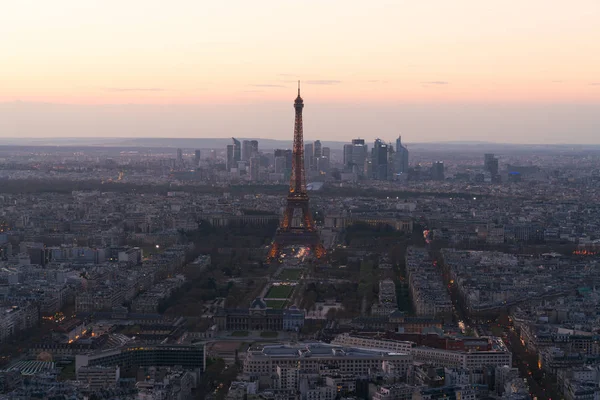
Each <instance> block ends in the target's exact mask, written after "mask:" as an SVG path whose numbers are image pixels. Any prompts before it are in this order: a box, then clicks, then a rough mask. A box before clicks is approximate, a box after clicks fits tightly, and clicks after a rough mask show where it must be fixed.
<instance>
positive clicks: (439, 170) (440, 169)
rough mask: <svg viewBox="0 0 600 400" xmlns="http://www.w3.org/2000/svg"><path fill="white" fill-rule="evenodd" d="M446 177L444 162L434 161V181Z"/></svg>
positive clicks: (432, 167)
mask: <svg viewBox="0 0 600 400" xmlns="http://www.w3.org/2000/svg"><path fill="white" fill-rule="evenodd" d="M444 178H445V177H444V162H443V161H436V162H434V163H433V165H432V166H431V179H433V180H434V181H443V180H444Z"/></svg>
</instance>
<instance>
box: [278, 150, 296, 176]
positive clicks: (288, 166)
mask: <svg viewBox="0 0 600 400" xmlns="http://www.w3.org/2000/svg"><path fill="white" fill-rule="evenodd" d="M274 155H275V160H277V158H279V157H281V158H283V159H284V164H283V166H282V168H283V170H282V171H279V173H286V174H289V173H291V171H292V150H290V149H286V150H282V149H277V150H275V152H274ZM275 172H277V171H275Z"/></svg>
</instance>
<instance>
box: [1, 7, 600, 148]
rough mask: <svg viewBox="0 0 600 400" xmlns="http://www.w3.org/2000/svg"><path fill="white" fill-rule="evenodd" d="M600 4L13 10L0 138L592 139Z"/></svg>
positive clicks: (597, 121)
mask: <svg viewBox="0 0 600 400" xmlns="http://www.w3.org/2000/svg"><path fill="white" fill-rule="evenodd" d="M598 20H600V3H598V2H597V1H593V0H589V1H588V0H581V1H577V2H576V3H568V2H557V3H556V4H551V5H549V4H548V2H545V1H537V0H536V1H527V2H519V1H505V2H501V3H500V2H498V3H490V2H480V1H467V0H463V1H455V2H445V1H434V2H401V1H398V2H383V1H371V2H362V1H329V2H320V1H304V2H283V1H275V0H273V1H258V2H246V1H230V2H197V1H176V2H172V3H169V4H166V3H165V2H161V1H127V2H117V1H102V2H91V1H88V2H81V1H61V2H58V3H56V2H37V1H19V2H10V3H9V4H6V5H4V6H3V10H2V16H0V35H2V37H3V38H6V39H7V40H2V43H1V44H0V65H1V67H0V70H1V71H2V74H0V87H1V88H2V91H1V92H0V137H2V138H14V137H19V138H27V137H83V138H87V137H94V136H99V137H188V138H194V137H200V138H213V137H223V138H224V137H231V136H236V137H261V138H273V139H277V138H281V137H286V138H287V137H289V136H290V134H291V132H290V126H289V120H290V118H292V115H293V114H292V113H293V109H292V108H291V106H290V105H289V100H290V97H292V96H293V95H294V93H295V90H296V89H295V86H296V81H297V80H298V79H300V80H302V82H303V84H302V85H303V88H302V91H303V97H304V98H305V101H306V110H307V111H308V110H310V113H309V114H307V116H306V118H305V136H306V137H307V138H309V139H316V138H321V139H326V140H339V141H343V140H346V139H347V138H348V137H358V136H360V137H364V138H366V139H367V140H369V141H371V140H373V139H374V138H376V137H382V138H383V139H385V140H394V138H395V137H397V136H398V134H402V135H403V138H404V139H405V141H406V142H409V143H410V142H436V141H449V140H450V141H490V142H502V143H572V144H575V143H579V144H582V143H600V135H598V132H599V130H600V73H599V72H598V71H600V51H599V50H600V48H599V45H598V44H599V43H600V28H598Z"/></svg>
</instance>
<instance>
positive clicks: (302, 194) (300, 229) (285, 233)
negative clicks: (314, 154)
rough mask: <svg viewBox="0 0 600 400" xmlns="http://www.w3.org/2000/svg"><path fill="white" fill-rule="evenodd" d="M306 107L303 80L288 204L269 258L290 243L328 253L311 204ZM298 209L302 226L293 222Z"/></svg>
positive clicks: (296, 103)
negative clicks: (304, 123)
mask: <svg viewBox="0 0 600 400" xmlns="http://www.w3.org/2000/svg"><path fill="white" fill-rule="evenodd" d="M303 108H304V100H302V97H300V82H298V97H296V100H295V101H294V109H295V110H296V119H295V123H294V148H293V152H292V175H291V177H290V190H289V192H288V196H287V205H286V208H285V211H284V213H283V219H282V220H281V224H280V225H279V228H278V229H277V233H276V234H275V238H274V240H273V243H272V244H271V248H270V249H269V254H268V256H267V261H272V260H274V259H276V258H277V257H279V255H280V253H281V250H282V249H283V248H284V247H286V246H290V245H300V246H306V247H308V248H310V250H311V251H312V252H313V254H314V255H315V257H316V258H322V257H323V256H324V255H325V247H323V244H322V243H321V240H320V238H319V233H318V231H317V228H316V226H315V221H314V220H313V217H312V214H311V213H310V209H309V207H308V194H307V192H306V176H305V172H304V137H303V129H302V109H303ZM295 211H299V214H300V215H301V218H300V221H301V222H300V224H299V226H293V222H294V220H295V219H294V212H295Z"/></svg>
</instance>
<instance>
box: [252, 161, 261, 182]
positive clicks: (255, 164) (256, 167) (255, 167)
mask: <svg viewBox="0 0 600 400" xmlns="http://www.w3.org/2000/svg"><path fill="white" fill-rule="evenodd" d="M259 172H260V158H258V156H254V157H252V158H251V159H250V180H251V181H252V182H257V181H258V178H259Z"/></svg>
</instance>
